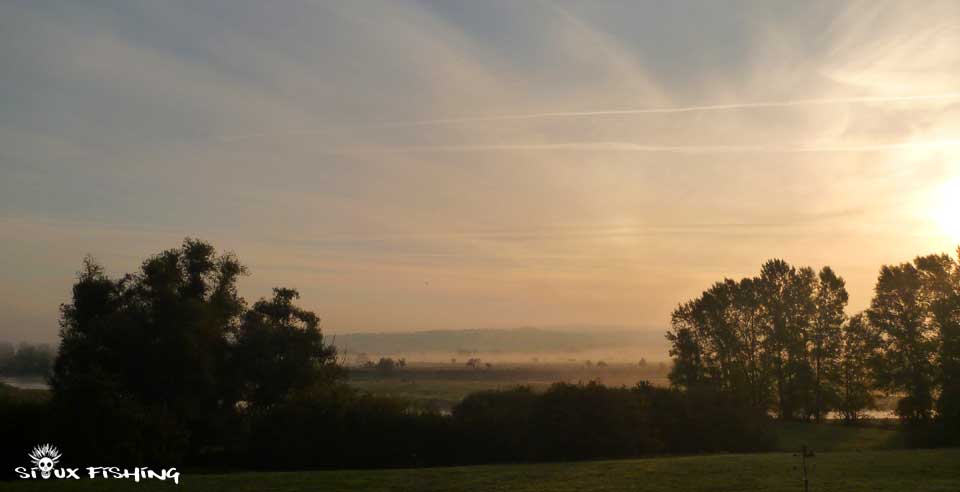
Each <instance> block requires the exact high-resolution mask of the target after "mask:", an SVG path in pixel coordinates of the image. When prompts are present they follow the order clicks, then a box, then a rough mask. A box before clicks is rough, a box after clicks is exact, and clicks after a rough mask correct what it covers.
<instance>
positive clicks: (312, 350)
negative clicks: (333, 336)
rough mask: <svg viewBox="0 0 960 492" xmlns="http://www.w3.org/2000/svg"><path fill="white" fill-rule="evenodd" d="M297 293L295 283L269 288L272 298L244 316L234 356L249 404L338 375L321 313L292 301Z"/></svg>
mask: <svg viewBox="0 0 960 492" xmlns="http://www.w3.org/2000/svg"><path fill="white" fill-rule="evenodd" d="M299 297H300V294H299V293H298V292H297V291H296V290H294V289H283V288H277V289H273V298H272V299H270V300H266V299H260V300H259V301H257V302H256V303H255V304H254V305H253V308H252V309H250V310H249V311H247V312H246V313H245V314H244V316H243V322H242V323H241V325H240V327H239V329H238V331H237V338H236V344H235V347H234V349H233V353H234V356H233V360H234V364H235V365H236V368H237V371H238V372H239V377H240V383H241V388H242V391H241V395H240V399H242V400H243V401H245V402H246V403H247V404H249V405H252V406H254V407H268V406H271V405H275V404H277V403H279V402H281V401H283V400H285V399H286V398H288V397H289V395H290V394H291V393H292V392H296V391H302V390H304V389H307V388H309V387H310V386H312V385H315V384H321V385H328V384H330V383H332V382H333V381H335V380H336V379H338V378H340V377H341V376H342V369H341V368H340V367H339V366H338V365H337V364H336V354H337V353H336V349H335V348H334V347H332V346H330V345H326V344H325V343H324V341H323V334H322V333H321V332H320V328H319V326H320V318H319V317H317V315H316V314H314V313H312V312H310V311H307V310H304V309H302V308H299V307H297V306H296V305H294V303H293V301H294V300H295V299H298V298H299ZM382 361H383V359H381V362H382ZM391 362H392V361H391Z"/></svg>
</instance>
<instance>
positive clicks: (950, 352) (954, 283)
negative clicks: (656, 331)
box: [667, 251, 960, 439]
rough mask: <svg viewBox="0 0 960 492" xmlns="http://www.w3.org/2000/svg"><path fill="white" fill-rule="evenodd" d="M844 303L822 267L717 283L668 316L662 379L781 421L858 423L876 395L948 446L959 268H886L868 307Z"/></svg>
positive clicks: (957, 418) (958, 362) (958, 372)
mask: <svg viewBox="0 0 960 492" xmlns="http://www.w3.org/2000/svg"><path fill="white" fill-rule="evenodd" d="M958 256H960V251H958ZM848 298H849V296H848V293H847V290H846V286H845V282H844V280H843V278H842V277H840V276H839V275H837V273H836V272H834V271H833V270H832V269H831V268H830V267H824V268H823V269H821V270H820V271H819V272H815V271H814V270H813V269H812V268H809V267H801V268H797V267H794V266H792V265H790V264H788V263H787V262H785V261H783V260H770V261H767V262H766V263H764V264H763V266H762V267H761V269H760V274H759V275H758V276H756V277H749V278H743V279H741V280H732V279H724V280H723V281H720V282H717V283H715V284H714V285H713V286H711V287H710V288H709V289H707V290H706V291H705V292H703V293H702V294H701V295H700V296H699V297H697V298H695V299H692V300H690V301H687V302H685V303H682V304H680V305H679V306H678V307H677V308H676V310H674V312H673V313H672V317H671V329H670V330H669V331H668V332H667V339H668V340H669V341H670V343H671V349H670V354H671V356H672V357H673V360H674V366H673V368H672V370H671V373H670V381H671V383H672V384H673V385H674V386H676V387H679V388H695V387H702V386H707V387H713V388H717V389H719V390H721V391H725V392H728V393H731V394H734V395H737V396H738V397H739V398H741V399H742V400H744V401H747V402H749V403H750V405H751V406H753V407H754V408H758V409H762V410H764V411H767V412H770V413H772V414H774V415H776V416H777V417H778V418H780V419H787V420H821V419H823V418H825V416H826V415H827V414H829V413H830V412H837V413H838V414H840V415H842V416H843V418H844V419H846V420H848V421H853V420H857V419H858V418H860V417H861V416H862V415H863V412H864V411H865V410H867V409H870V408H873V407H874V396H873V395H874V394H875V392H882V393H885V394H888V395H894V396H896V397H898V398H899V400H898V403H897V407H896V414H897V415H898V416H899V417H900V418H901V419H902V420H903V421H905V422H907V423H910V424H915V425H918V426H924V425H929V424H937V425H939V426H941V427H942V430H945V431H946V432H947V435H948V436H951V439H957V437H958V428H957V427H958V423H960V263H958V261H957V260H954V259H953V258H951V257H950V256H949V255H928V256H921V257H917V258H916V259H914V260H913V261H912V262H908V263H901V264H899V265H884V266H883V267H882V268H881V269H880V274H879V276H878V279H877V283H876V287H875V289H874V296H873V299H872V301H871V303H870V307H869V308H868V309H867V310H865V311H864V312H862V313H857V314H854V315H852V316H847V315H846V306H847V302H848Z"/></svg>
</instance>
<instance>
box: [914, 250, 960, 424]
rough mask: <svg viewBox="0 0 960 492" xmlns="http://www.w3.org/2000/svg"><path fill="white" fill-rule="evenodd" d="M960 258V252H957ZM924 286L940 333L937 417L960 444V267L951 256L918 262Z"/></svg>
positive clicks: (937, 333) (937, 331)
mask: <svg viewBox="0 0 960 492" xmlns="http://www.w3.org/2000/svg"><path fill="white" fill-rule="evenodd" d="M957 254H958V258H960V249H958V251H957ZM914 263H915V264H916V266H917V271H918V273H919V274H920V278H921V280H922V283H923V292H924V295H923V303H924V305H925V306H926V309H927V310H928V319H929V322H930V323H931V324H932V325H933V327H934V329H935V330H936V340H935V343H936V344H937V348H936V355H935V361H936V362H937V363H939V364H938V367H937V368H936V371H937V372H936V381H937V384H938V386H939V390H940V391H939V398H938V399H937V403H936V413H937V417H938V418H939V419H940V420H941V421H942V423H943V427H944V429H943V430H944V435H945V436H944V437H945V438H946V440H947V442H953V443H956V442H960V264H958V262H957V261H954V260H953V259H952V258H950V257H949V256H947V255H929V256H924V257H920V258H917V259H916V260H914Z"/></svg>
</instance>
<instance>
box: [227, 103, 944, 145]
mask: <svg viewBox="0 0 960 492" xmlns="http://www.w3.org/2000/svg"><path fill="white" fill-rule="evenodd" d="M951 100H960V92H950V93H942V94H924V95H913V96H873V97H834V98H826V99H793V100H787V101H758V102H746V103H730V104H707V105H699V106H664V107H658V108H635V109H608V110H593V111H553V112H542V113H521V114H501V115H488V116H464V117H456V118H436V119H427V120H410V121H394V122H381V123H374V124H369V125H363V126H362V127H361V128H359V129H376V128H404V127H417V126H441V125H449V124H457V123H483V122H491V121H511V120H535V119H548V118H580V117H591V116H618V115H621V116H629V115H641V114H670V113H696V112H711V111H735V110H750V109H763V108H789V107H797V106H828V105H835V104H880V103H896V102H925V101H951ZM331 134H332V131H331V130H329V129H328V130H301V131H286V132H277V133H267V132H264V133H255V134H248V135H224V136H220V137H216V140H220V141H224V142H227V141H235V140H248V139H257V138H270V137H276V136H312V135H331Z"/></svg>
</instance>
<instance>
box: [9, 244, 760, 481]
mask: <svg viewBox="0 0 960 492" xmlns="http://www.w3.org/2000/svg"><path fill="white" fill-rule="evenodd" d="M245 274H247V270H246V268H244V266H243V265H242V264H241V263H240V262H239V260H238V259H237V258H236V257H235V256H234V255H232V254H218V253H217V252H216V251H215V250H214V248H213V247H212V246H211V245H209V244H207V243H205V242H202V241H198V240H193V239H187V240H185V241H184V243H183V244H182V245H181V246H180V247H178V248H174V249H170V250H167V251H163V252H161V253H159V254H157V255H154V256H152V257H150V258H148V259H146V260H145V261H144V262H143V263H142V264H141V266H140V268H139V269H138V270H137V271H136V272H134V273H130V274H127V275H123V276H121V277H118V278H114V277H110V276H108V275H107V274H106V273H105V270H104V268H103V267H102V266H101V265H100V264H98V263H97V262H96V261H94V260H92V259H90V258H87V259H85V260H84V262H83V265H82V268H81V270H80V272H79V273H78V275H77V280H76V282H75V284H74V285H73V289H72V296H71V299H70V301H69V302H67V303H65V304H64V305H62V306H61V320H60V321H61V330H60V338H61V341H60V347H59V351H58V354H57V358H56V361H55V363H54V367H53V372H52V376H51V377H50V380H49V381H50V387H51V392H50V398H34V399H28V400H11V399H4V398H3V395H2V393H0V434H2V435H3V436H4V439H5V443H4V446H3V449H2V453H3V455H2V459H3V461H5V462H6V461H7V460H9V461H10V462H14V461H15V460H17V459H20V455H21V454H22V453H23V450H24V449H28V448H29V446H33V445H35V444H36V442H48V441H49V442H55V443H57V444H58V446H59V447H60V449H61V450H63V451H64V456H65V457H67V458H65V459H66V460H74V462H75V464H77V465H81V464H83V463H113V464H117V465H126V464H132V465H143V464H163V465H167V466H171V465H181V464H187V465H193V466H223V467H243V468H329V467H387V466H421V465H449V464H472V463H488V462H502V461H516V460H553V459H575V458H576V459H582V458H601V457H624V456H636V455H639V454H646V453H654V452H683V451H719V450H755V449H766V448H768V447H769V446H770V445H771V442H772V441H771V437H770V436H771V434H770V433H769V428H768V427H767V426H766V419H765V418H764V417H763V415H762V414H758V413H756V412H753V411H752V409H750V408H746V407H745V406H744V405H743V404H742V402H740V401H738V400H737V399H735V398H731V397H730V395H727V394H725V393H721V392H717V391H713V390H711V389H709V388H707V389H704V390H694V391H681V390H677V389H669V388H653V387H651V386H649V385H639V386H637V387H635V388H607V387H605V386H602V385H599V384H596V383H591V384H578V385H568V384H557V385H554V386H553V387H551V388H550V389H549V390H547V391H546V392H542V393H534V392H532V391H530V390H529V389H528V388H520V389H511V390H505V391H494V392H483V393H478V394H473V395H470V396H469V397H467V398H466V399H465V400H464V401H463V402H462V403H461V404H460V405H458V406H456V407H455V408H454V409H453V411H452V413H440V412H435V411H430V410H424V409H423V408H422V407H421V406H419V405H416V404H415V402H410V401H405V400H403V399H399V398H393V397H382V396H375V395H370V394H366V393H362V392H358V391H356V390H353V389H351V388H350V387H349V386H347V385H346V384H345V383H344V376H345V374H346V372H345V371H346V370H345V368H344V367H343V365H342V364H340V363H339V362H340V361H338V359H337V352H336V350H335V348H334V347H333V346H331V345H330V344H329V343H328V342H327V341H326V339H325V338H324V337H323V335H322V333H321V330H320V318H319V317H318V316H317V315H316V314H314V313H312V312H310V311H308V310H305V309H303V308H301V307H299V306H297V304H296V300H297V298H298V293H297V291H295V290H293V289H287V288H277V289H274V291H273V295H272V297H270V298H263V299H260V300H258V301H256V302H254V303H253V304H252V305H250V304H248V303H247V302H246V301H245V300H244V299H243V298H242V297H240V296H239V294H238V292H237V281H238V279H239V278H241V277H242V276H243V275H245ZM383 362H384V366H387V365H391V364H392V365H394V366H395V365H396V364H397V362H396V361H383ZM751 412H753V413H751ZM70 464H71V463H67V462H65V463H64V465H65V466H66V465H70Z"/></svg>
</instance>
